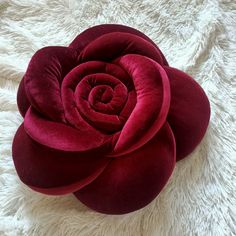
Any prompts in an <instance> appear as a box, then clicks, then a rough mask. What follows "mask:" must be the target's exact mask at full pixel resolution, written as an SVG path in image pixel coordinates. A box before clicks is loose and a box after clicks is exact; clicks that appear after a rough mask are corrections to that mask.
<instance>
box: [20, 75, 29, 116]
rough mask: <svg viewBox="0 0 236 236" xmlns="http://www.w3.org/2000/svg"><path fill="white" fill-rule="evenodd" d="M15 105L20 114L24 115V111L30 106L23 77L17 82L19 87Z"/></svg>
mask: <svg viewBox="0 0 236 236" xmlns="http://www.w3.org/2000/svg"><path fill="white" fill-rule="evenodd" d="M17 105H18V109H19V111H20V114H21V115H22V116H23V117H24V116H25V113H26V112H27V110H28V109H29V107H30V102H29V99H28V98H27V94H26V91H25V85H24V77H23V78H22V80H21V81H20V84H19V88H18V92H17Z"/></svg>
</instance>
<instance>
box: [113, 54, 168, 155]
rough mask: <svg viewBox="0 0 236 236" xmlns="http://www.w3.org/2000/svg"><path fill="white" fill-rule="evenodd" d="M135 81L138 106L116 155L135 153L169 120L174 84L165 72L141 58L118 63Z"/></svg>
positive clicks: (128, 123)
mask: <svg viewBox="0 0 236 236" xmlns="http://www.w3.org/2000/svg"><path fill="white" fill-rule="evenodd" d="M116 63H118V64H119V65H120V66H122V67H123V68H124V69H125V70H126V71H127V72H128V74H129V75H130V77H131V78H132V79H133V83H134V87H135V91H136V93H137V103H136V105H135V107H134V109H133V111H132V113H131V114H130V116H129V118H128V120H127V121H126V123H125V125H124V127H123V129H122V131H121V134H120V137H119V138H118V141H117V143H116V146H115V148H114V153H112V156H120V155H124V154H127V153H129V152H132V151H134V150H136V149H138V148H140V147H141V146H142V145H144V144H145V143H147V142H148V141H149V140H150V139H152V138H153V137H154V136H155V134H156V133H157V132H158V130H159V129H160V128H161V127H162V125H163V124H164V123H165V121H166V117H167V114H168V110H169V106H170V85H169V80H168V77H167V75H166V73H165V70H164V69H163V68H162V67H161V66H160V65H159V64H158V63H156V62H155V61H153V60H151V59H149V58H147V57H143V56H140V55H134V54H132V55H126V56H123V57H120V58H119V59H118V60H116Z"/></svg>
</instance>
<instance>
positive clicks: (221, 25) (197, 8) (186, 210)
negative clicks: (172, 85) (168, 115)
mask: <svg viewBox="0 0 236 236" xmlns="http://www.w3.org/2000/svg"><path fill="white" fill-rule="evenodd" d="M235 7H236V5H235V3H234V1H223V0H222V1H220V0H219V1H216V0H212V1H204V0H195V1H192V0H191V1H190V0H188V1H174V0H172V1H171V0H169V1H166V0H161V1H155V0H147V1H145V0H143V1H125V0H117V1H112V0H99V1H98V0H81V1H76V0H58V1H54V0H41V1H36V0H0V235H3V236H4V235H7V236H8V235H50V236H51V235H56V236H58V235H59V236H60V235H82V236H87V235H90V236H92V235H99V236H100V235H109V236H110V235H116V236H119V235H131V236H133V235H137V236H139V235H144V236H151V235H161V236H162V235H171V236H172V235H173V236H176V235H177V236H178V235H180V236H182V235H214V236H218V235H219V236H221V235H235V234H236V226H235V225H236V221H235V219H236V212H235V211H236V209H235V205H236V194H235V190H236V149H235V147H236V140H235V133H236V125H235V124H236V117H235V113H236V109H235V108H236V84H235V76H236V73H235V57H236V41H235V35H236V30H235V29H236V28H235V22H236V12H235ZM102 23H120V24H125V25H130V26H131V27H134V28H137V29H139V30H140V31H143V32H144V33H145V34H147V35H148V36H149V37H150V38H151V39H152V40H154V41H155V42H156V43H157V44H158V45H159V46H160V48H161V50H162V51H163V53H164V54H165V56H166V58H167V60H168V61H169V63H170V65H171V66H173V67H177V68H179V69H181V70H183V71H185V72H187V73H188V74H190V75H191V76H193V78H194V79H195V80H196V81H198V83H199V84H200V85H201V86H202V87H203V88H204V90H205V92H206V94H207V95H208V98H209V99H210V103H211V110H212V113H211V121H210V125H209V128H208V131H207V134H206V135H205V138H204V139H203V141H202V142H201V144H200V145H199V146H198V147H197V149H196V150H195V151H194V152H193V153H192V154H191V155H190V156H189V158H186V159H184V160H182V161H180V162H178V163H177V165H176V168H175V170H174V173H173V175H172V177H171V179H170V181H169V182H168V184H167V185H166V187H165V188H164V190H163V191H162V192H161V193H160V194H159V196H158V197H157V198H156V199H155V200H154V201H153V202H152V203H151V204H149V205H148V206H147V207H145V208H143V209H141V210H139V211H136V212H133V213H129V214H126V215H120V216H110V215H103V214H100V213H96V212H94V211H92V210H90V209H88V208H87V207H85V206H84V205H82V204H81V203H79V202H78V201H77V200H76V199H75V197H74V196H73V195H66V196H63V197H51V196H46V195H43V194H40V193H36V192H33V191H32V190H30V189H29V188H28V187H26V186H24V185H23V184H22V183H21V182H20V181H19V178H18V176H17V175H16V172H15V168H14V166H13V161H12V154H11V144H12V139H13V135H14V133H15V131H16V129H17V127H18V126H19V124H20V123H21V122H22V118H21V116H20V115H19V113H18V111H17V106H16V91H17V87H18V84H19V82H20V80H21V78H22V76H23V74H24V71H25V70H26V68H27V64H28V62H29V60H30V58H31V56H32V55H33V54H34V53H35V51H37V50H38V49H39V48H42V47H44V46H47V45H61V46H64V45H68V44H69V43H70V42H71V41H72V39H73V38H75V36H76V35H77V34H78V33H79V32H81V31H82V30H84V29H86V28H88V27H89V26H93V25H97V24H102Z"/></svg>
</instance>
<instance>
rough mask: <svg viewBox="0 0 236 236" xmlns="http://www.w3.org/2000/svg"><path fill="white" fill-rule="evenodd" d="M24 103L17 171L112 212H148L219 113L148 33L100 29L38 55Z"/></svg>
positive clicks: (45, 188)
mask: <svg viewBox="0 0 236 236" xmlns="http://www.w3.org/2000/svg"><path fill="white" fill-rule="evenodd" d="M17 102H18V107H19V110H20V113H21V114H22V116H23V117H24V122H23V124H22V125H21V126H20V127H19V129H18V131H17V133H16V135H15V138H14V141H13V147H12V148H13V160H14V164H15V167H16V170H17V173H18V175H19V177H20V179H21V180H22V182H24V183H25V184H26V185H28V186H29V187H30V188H32V189H34V190H35V191H38V192H41V193H45V194H52V195H55V194H56V195H60V194H67V193H74V194H75V196H76V197H77V198H78V199H79V200H80V201H81V202H83V203H84V204H86V205H87V206H88V207H90V208H92V209H94V210H96V211H98V212H102V213H107V214H123V213H128V212H131V211H135V210H138V209H140V208H142V207H144V206H145V205H147V204H148V203H149V202H151V201H152V200H153V199H154V198H155V197H156V196H157V195H158V193H159V192H160V191H161V190H162V188H163V187H164V186H165V184H166V183H167V181H168V179H169V177H170V176H171V173H172V171H173V168H174V165H175V162H176V160H180V159H182V158H184V157H186V156H187V155H188V154H189V153H191V152H192V151H193V150H194V148H195V147H196V146H197V145H198V143H199V142H200V141H201V139H202V138H203V136H204V134H205V132H206V129H207V126H208V123H209V118H210V105H209V101H208V99H207V97H206V95H205V93H204V91H203V90H202V88H201V87H200V85H198V84H197V82H196V81H194V80H193V79H192V78H191V77H190V76H189V75H187V74H185V73H184V72H181V71H179V70H177V69H174V68H171V67H169V65H168V63H167V61H166V59H165V57H164V56H163V54H162V52H161V50H160V49H159V48H158V47H157V46H156V45H155V43H154V42H153V41H152V40H151V39H150V38H148V37H147V36H146V35H144V34H143V33H141V32H140V31H138V30H136V29H133V28H130V27H127V26H122V25H99V26H95V27H92V28H90V29H88V30H85V31H84V32H82V33H81V34H80V35H78V36H77V37H76V38H75V40H74V41H73V42H72V43H71V44H70V46H69V47H46V48H43V49H40V50H39V51H38V52H36V53H35V55H34V56H33V57H32V59H31V61H30V63H29V66H28V68H27V71H26V73H25V75H24V78H23V79H22V81H21V83H20V86H19V90H18V94H17Z"/></svg>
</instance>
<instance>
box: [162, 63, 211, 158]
mask: <svg viewBox="0 0 236 236" xmlns="http://www.w3.org/2000/svg"><path fill="white" fill-rule="evenodd" d="M165 71H166V73H167V75H168V77H169V80H170V87H171V105H170V110H169V114H168V117H167V120H168V122H169V124H170V126H171V129H172V131H173V133H174V136H175V140H176V159H177V160H180V159H182V158H184V157H185V156H187V155H188V154H189V153H191V152H192V151H193V149H194V148H195V147H196V146H197V145H198V143H199V142H200V141H201V139H202V138H203V136H204V134H205V132H206V129H207V126H208V123H209V119H210V104H209V101H208V98H207V96H206V94H205V92H204V91H203V89H202V88H201V87H200V85H199V84H198V83H197V82H196V81H195V80H193V79H192V78H191V77H190V76H189V75H187V74H185V73H184V72H182V71H179V70H177V69H175V68H171V67H165Z"/></svg>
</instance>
